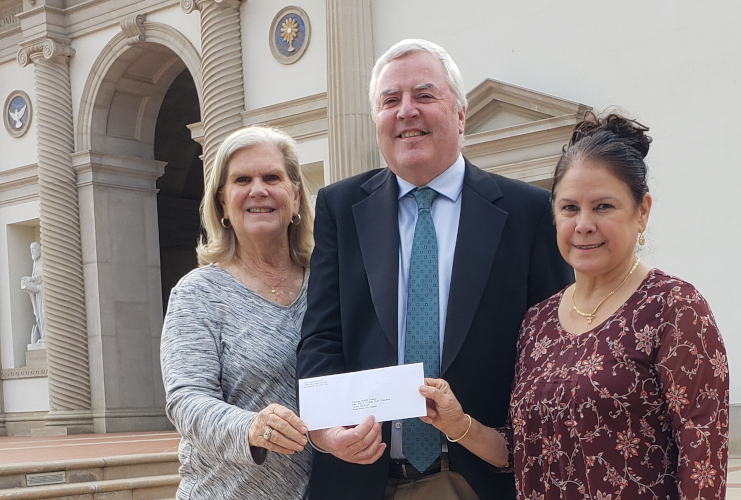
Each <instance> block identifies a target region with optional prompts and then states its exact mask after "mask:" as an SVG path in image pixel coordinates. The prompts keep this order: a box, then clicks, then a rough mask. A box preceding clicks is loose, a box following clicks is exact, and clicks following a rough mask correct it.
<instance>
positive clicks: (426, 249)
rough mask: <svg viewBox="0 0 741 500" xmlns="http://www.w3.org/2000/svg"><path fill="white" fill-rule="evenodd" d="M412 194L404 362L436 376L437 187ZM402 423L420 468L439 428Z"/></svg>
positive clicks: (430, 457) (406, 447) (406, 448)
mask: <svg viewBox="0 0 741 500" xmlns="http://www.w3.org/2000/svg"><path fill="white" fill-rule="evenodd" d="M412 196H414V199H415V200H417V209H418V215H417V225H416V226H415V228H414V242H413V243H412V256H411V259H410V262H409V285H408V296H407V317H406V338H405V350H404V363H405V364H409V363H420V362H421V363H424V372H425V377H432V378H437V377H439V376H440V326H439V325H440V319H439V310H438V309H439V303H440V302H439V293H438V279H437V236H436V235H435V224H434V223H433V221H432V213H431V212H430V208H431V206H432V202H433V201H434V200H435V198H436V197H437V191H434V190H432V189H430V188H419V189H415V190H414V191H412ZM403 425H404V428H403V431H402V451H403V452H404V456H405V457H406V459H407V460H409V462H411V464H412V465H413V466H414V467H415V468H416V469H417V470H418V471H420V472H423V471H424V470H425V469H427V468H428V467H429V466H430V465H432V463H433V462H434V461H435V460H436V459H437V457H439V456H440V432H439V431H438V430H437V429H435V428H434V427H433V426H431V425H429V424H426V423H424V422H422V421H421V420H420V419H418V418H410V419H407V420H405V421H404V424H403Z"/></svg>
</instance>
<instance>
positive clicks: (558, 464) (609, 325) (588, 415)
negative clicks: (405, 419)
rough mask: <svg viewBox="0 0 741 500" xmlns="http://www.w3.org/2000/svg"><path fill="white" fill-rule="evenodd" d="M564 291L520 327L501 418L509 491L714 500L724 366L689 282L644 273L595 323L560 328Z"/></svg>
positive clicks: (721, 477)
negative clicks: (506, 421)
mask: <svg viewBox="0 0 741 500" xmlns="http://www.w3.org/2000/svg"><path fill="white" fill-rule="evenodd" d="M563 293H564V292H560V293H559V294H556V295H554V296H553V297H551V298H550V299H548V300H545V301H543V302H541V303H540V304H537V305H536V306H533V307H532V308H531V309H530V311H528V314H527V316H526V317H525V320H524V322H523V324H522V329H521V331H520V339H519V348H518V363H517V369H516V374H515V383H514V388H513V393H512V406H511V410H510V419H511V425H512V428H511V430H512V432H513V436H512V437H513V441H512V442H513V459H514V470H515V477H516V484H517V497H518V499H523V500H524V499H528V500H530V499H532V500H536V499H537V500H547V499H566V500H575V499H590V500H618V499H624V500H632V499H635V498H646V499H649V498H651V499H662V500H664V499H723V498H725V489H726V464H727V460H728V364H727V361H726V351H725V347H724V346H723V340H722V339H721V336H720V333H719V332H718V328H717V326H716V324H715V319H714V318H713V314H712V312H711V311H710V308H709V307H708V304H707V302H705V299H704V298H703V297H702V296H701V295H700V293H699V292H698V291H697V290H696V289H695V288H694V287H693V286H692V285H690V284H689V283H687V282H685V281H682V280H680V279H677V278H675V277H673V276H670V275H668V274H665V273H664V272H662V271H659V270H657V269H653V270H651V271H650V272H649V274H648V276H647V277H646V278H645V279H644V281H643V283H642V284H641V285H640V287H639V288H638V290H636V291H635V292H634V293H633V295H632V296H631V297H630V298H629V299H628V301H627V302H626V303H625V304H623V306H622V307H621V308H620V309H618V310H617V311H616V312H615V313H614V314H613V315H612V316H610V318H608V319H607V320H606V321H605V322H604V323H602V324H601V325H599V326H597V327H596V328H594V329H593V330H591V331H589V332H586V333H583V334H581V335H573V334H571V333H569V332H567V331H565V330H563V328H561V325H560V323H559V320H558V305H559V302H560V300H561V297H562V296H563Z"/></svg>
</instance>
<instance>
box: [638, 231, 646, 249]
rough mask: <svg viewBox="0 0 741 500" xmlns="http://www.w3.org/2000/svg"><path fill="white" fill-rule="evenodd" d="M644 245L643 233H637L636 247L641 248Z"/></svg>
mask: <svg viewBox="0 0 741 500" xmlns="http://www.w3.org/2000/svg"><path fill="white" fill-rule="evenodd" d="M645 244H646V237H645V236H643V233H638V245H640V246H643V245H645Z"/></svg>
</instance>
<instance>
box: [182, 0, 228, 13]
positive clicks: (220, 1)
mask: <svg viewBox="0 0 741 500" xmlns="http://www.w3.org/2000/svg"><path fill="white" fill-rule="evenodd" d="M241 2H242V0H180V7H181V8H182V9H183V11H185V13H186V14H190V13H191V12H193V11H194V10H203V8H204V7H205V6H207V5H208V4H214V5H216V6H217V7H223V8H227V7H232V8H236V7H239V4H240V3H241Z"/></svg>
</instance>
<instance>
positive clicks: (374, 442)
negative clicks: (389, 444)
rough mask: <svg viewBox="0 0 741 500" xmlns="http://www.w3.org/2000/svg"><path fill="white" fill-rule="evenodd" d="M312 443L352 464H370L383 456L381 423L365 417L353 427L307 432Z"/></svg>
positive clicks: (384, 446)
mask: <svg viewBox="0 0 741 500" xmlns="http://www.w3.org/2000/svg"><path fill="white" fill-rule="evenodd" d="M309 436H310V437H311V441H312V443H314V444H315V445H316V446H317V447H318V448H321V449H322V450H324V451H327V452H329V453H331V454H332V455H334V456H336V457H337V458H341V459H342V460H344V461H346V462H350V463H353V464H372V463H374V462H375V461H376V460H378V459H379V458H381V455H383V452H384V450H385V449H386V443H384V442H382V441H381V422H376V421H375V418H373V416H369V417H366V419H365V420H363V421H362V422H361V423H360V424H359V425H357V426H355V427H331V428H329V429H322V430H319V431H311V432H309Z"/></svg>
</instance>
